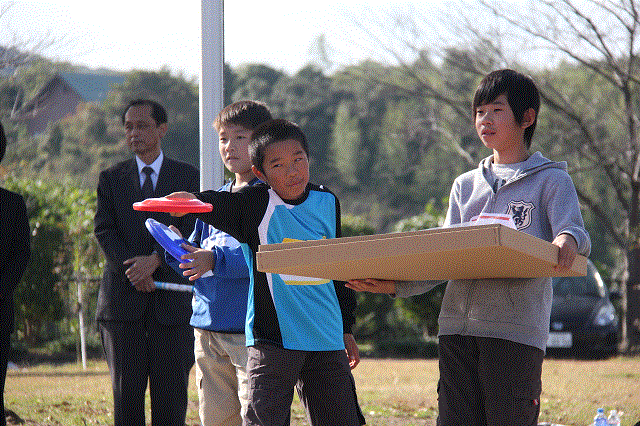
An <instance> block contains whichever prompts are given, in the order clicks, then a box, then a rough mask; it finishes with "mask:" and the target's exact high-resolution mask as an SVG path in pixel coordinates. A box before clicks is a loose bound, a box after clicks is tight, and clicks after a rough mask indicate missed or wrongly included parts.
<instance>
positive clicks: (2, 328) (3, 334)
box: [0, 124, 31, 426]
mask: <svg viewBox="0 0 640 426" xmlns="http://www.w3.org/2000/svg"><path fill="white" fill-rule="evenodd" d="M6 147H7V139H6V138H5V134H4V129H3V128H2V124H0V161H2V158H3V157H4V152H5V149H6ZM0 223H1V224H2V233H0V376H1V379H0V380H2V382H0V384H1V385H2V389H0V425H1V426H4V425H6V419H5V416H4V382H5V379H6V377H7V362H8V361H9V350H10V349H11V332H12V331H13V321H14V313H13V290H14V289H15V288H16V286H17V285H18V283H19V282H20V279H21V278H22V274H24V270H25V269H26V267H27V262H28V261H29V255H30V254H31V246H30V244H29V218H28V217H27V208H26V206H25V204H24V199H23V198H22V196H20V195H19V194H16V193H15V192H11V191H7V190H6V189H4V188H0Z"/></svg>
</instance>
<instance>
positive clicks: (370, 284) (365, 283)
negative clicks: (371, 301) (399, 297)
mask: <svg viewBox="0 0 640 426" xmlns="http://www.w3.org/2000/svg"><path fill="white" fill-rule="evenodd" d="M345 285H346V286H347V287H348V288H350V289H352V290H355V291H368V292H370V293H387V294H395V292H396V282H395V281H387V280H376V279H374V278H367V279H364V280H349V281H348V282H347V283H346V284H345Z"/></svg>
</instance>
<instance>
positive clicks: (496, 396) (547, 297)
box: [347, 69, 591, 426]
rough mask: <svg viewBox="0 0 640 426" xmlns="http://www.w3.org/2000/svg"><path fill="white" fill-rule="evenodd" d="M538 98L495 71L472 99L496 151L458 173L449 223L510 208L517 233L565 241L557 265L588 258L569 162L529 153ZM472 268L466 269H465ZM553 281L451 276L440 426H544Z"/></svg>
mask: <svg viewBox="0 0 640 426" xmlns="http://www.w3.org/2000/svg"><path fill="white" fill-rule="evenodd" d="M539 107H540V96H539V93H538V90H537V88H536V86H535V84H534V82H533V81H532V80H531V79H530V78H529V77H527V76H524V75H522V74H520V73H518V72H516V71H513V70H509V69H504V70H498V71H494V72H492V73H490V74H488V75H487V76H486V77H485V78H484V79H483V80H482V82H481V83H480V85H479V87H478V89H477V90H476V93H475V96H474V100H473V112H474V115H475V125H476V130H477V132H478V136H479V137H480V139H481V140H482V142H483V143H484V145H485V146H487V147H488V148H491V149H492V150H493V155H491V156H489V157H487V158H485V159H484V160H482V161H481V162H480V164H479V166H478V168H477V169H475V170H471V171H469V172H466V173H463V174H462V175H460V176H458V178H456V180H455V182H454V184H453V187H452V189H451V194H450V198H449V209H448V211H447V216H446V219H445V224H444V226H445V227H446V226H450V225H455V224H459V223H465V222H470V221H472V220H473V219H474V218H475V217H477V216H478V215H480V214H481V213H507V214H511V216H512V217H513V220H514V222H515V224H516V227H517V229H518V230H520V231H522V232H526V233H528V234H531V235H534V236H536V237H538V238H541V239H544V240H546V241H550V242H552V244H554V245H556V246H558V248H559V254H558V264H557V266H556V268H557V269H559V270H562V269H566V268H570V267H571V265H572V264H573V260H574V259H575V256H576V254H582V255H585V256H588V255H589V252H590V250H591V242H590V239H589V235H588V234H587V232H586V230H585V228H584V223H583V220H582V215H581V214H580V207H579V203H578V197H577V194H576V190H575V187H574V185H573V182H572V180H571V178H570V177H569V175H568V174H567V172H566V168H567V164H566V163H565V162H559V163H558V162H553V161H550V160H548V159H546V158H544V157H543V156H542V154H540V153H539V152H536V153H535V154H531V155H530V154H529V152H528V150H529V147H530V145H531V137H532V136H533V132H534V130H535V126H536V121H537V116H538V110H539ZM461 267H464V266H461ZM435 284H436V283H434V282H428V281H427V282H424V281H411V282H393V281H381V280H375V279H368V280H352V281H350V282H349V284H348V285H347V286H348V287H350V288H352V289H354V290H360V291H372V292H382V293H392V294H395V295H396V296H400V297H409V296H413V295H416V294H420V293H424V292H426V291H428V290H430V289H431V288H433V287H434V286H435ZM552 295H553V292H552V287H551V278H532V279H522V278H520V279H482V280H451V281H449V282H448V283H447V287H446V290H445V294H444V299H443V301H442V307H441V309H440V316H439V320H438V324H439V333H438V336H439V344H438V352H439V368H440V380H439V382H438V409H439V417H438V425H439V426H453V425H456V426H459V425H510V426H530V425H537V423H538V415H539V412H540V392H541V384H542V382H541V375H542V361H543V357H544V352H545V349H546V342H547V338H548V334H549V317H550V314H551V299H552Z"/></svg>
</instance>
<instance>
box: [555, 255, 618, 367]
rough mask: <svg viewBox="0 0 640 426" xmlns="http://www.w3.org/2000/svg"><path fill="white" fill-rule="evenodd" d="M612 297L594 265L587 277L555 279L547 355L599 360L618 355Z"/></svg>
mask: <svg viewBox="0 0 640 426" xmlns="http://www.w3.org/2000/svg"><path fill="white" fill-rule="evenodd" d="M611 296H612V295H611V294H610V293H609V289H608V288H607V286H606V285H605V284H604V282H603V281H602V278H601V277H600V274H599V273H598V270H597V269H596V268H595V266H594V265H593V263H591V261H589V263H588V266H587V275H586V276H584V277H559V278H553V305H552V307H551V323H550V327H549V340H548V342H547V352H549V353H552V354H553V353H558V354H569V355H600V356H608V355H613V354H615V353H616V352H617V347H618V315H617V313H616V309H615V307H614V306H613V304H612V303H611ZM615 296H616V294H614V295H613V297H614V298H615Z"/></svg>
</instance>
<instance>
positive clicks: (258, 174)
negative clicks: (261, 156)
mask: <svg viewBox="0 0 640 426" xmlns="http://www.w3.org/2000/svg"><path fill="white" fill-rule="evenodd" d="M251 171H252V172H253V174H254V175H256V177H257V178H258V179H260V180H261V181H263V182H266V181H267V180H266V179H265V177H264V173H262V172H261V171H260V170H258V168H257V167H256V166H254V165H252V166H251Z"/></svg>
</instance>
